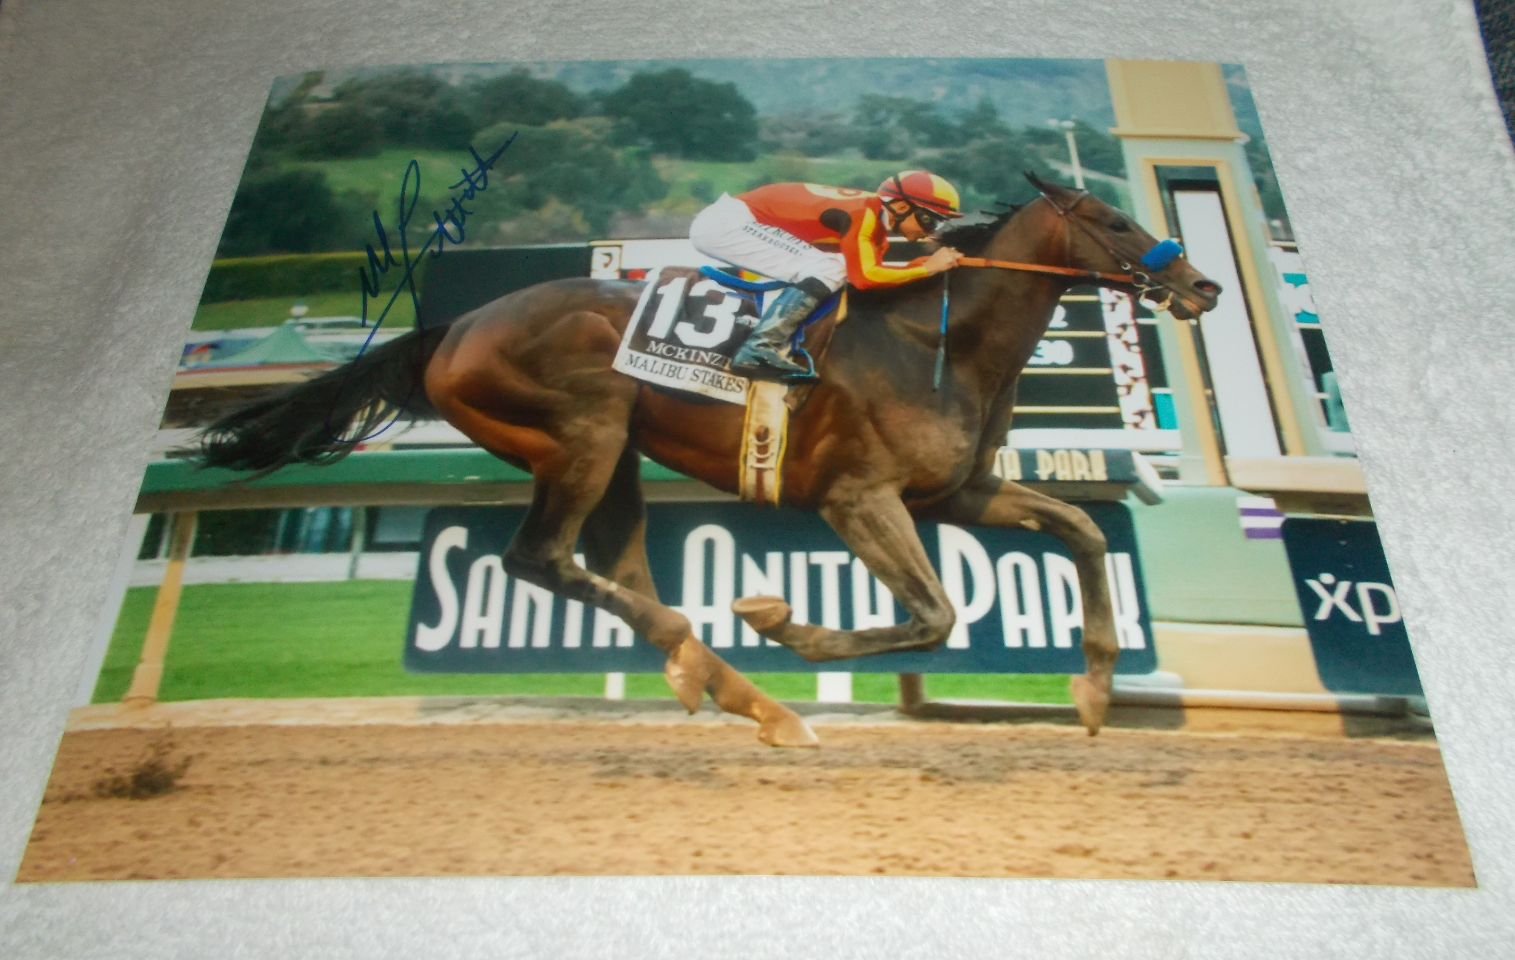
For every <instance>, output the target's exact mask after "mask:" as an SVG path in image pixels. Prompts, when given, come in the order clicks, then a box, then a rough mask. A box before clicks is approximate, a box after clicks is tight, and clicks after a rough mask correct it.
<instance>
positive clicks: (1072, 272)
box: [957, 257, 1136, 285]
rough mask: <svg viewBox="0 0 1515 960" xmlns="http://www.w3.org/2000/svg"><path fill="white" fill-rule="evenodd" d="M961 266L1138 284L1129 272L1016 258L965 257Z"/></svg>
mask: <svg viewBox="0 0 1515 960" xmlns="http://www.w3.org/2000/svg"><path fill="white" fill-rule="evenodd" d="M957 265H958V266H960V267H998V268H1000V269H1001V270H1025V271H1027V272H1029V273H1056V274H1059V275H1061V276H1065V277H1084V278H1087V279H1090V280H1107V281H1109V282H1111V283H1129V284H1133V285H1134V284H1136V277H1135V276H1133V275H1131V274H1129V273H1098V272H1096V271H1094V270H1078V269H1075V268H1074V267H1049V266H1044V265H1043V264H1040V263H1016V262H1015V261H1014V260H985V259H984V258H983V257H963V258H962V259H961V260H959V261H958V262H957Z"/></svg>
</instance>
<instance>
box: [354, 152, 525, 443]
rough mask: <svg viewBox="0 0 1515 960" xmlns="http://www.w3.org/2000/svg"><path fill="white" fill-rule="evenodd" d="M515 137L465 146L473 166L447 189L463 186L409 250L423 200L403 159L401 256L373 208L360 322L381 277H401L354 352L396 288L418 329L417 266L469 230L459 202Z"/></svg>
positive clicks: (482, 181)
mask: <svg viewBox="0 0 1515 960" xmlns="http://www.w3.org/2000/svg"><path fill="white" fill-rule="evenodd" d="M515 139H516V134H514V133H512V134H511V135H510V139H509V140H506V141H505V142H504V143H502V144H500V149H498V150H496V151H495V152H494V153H492V154H490V155H489V156H487V157H481V156H479V152H478V151H477V150H475V149H474V148H473V147H471V146H470V147H469V148H468V152H469V153H470V154H471V155H472V156H473V160H474V168H473V169H472V170H469V169H466V168H465V169H462V170H460V171H459V172H460V173H462V174H463V179H461V180H459V181H458V182H457V183H454V184H453V185H451V186H450V187H448V188H447V189H448V190H458V189H459V188H462V192H461V193H459V194H457V195H455V196H454V197H453V198H452V202H451V203H449V204H448V206H447V213H446V215H445V216H444V215H443V214H442V213H440V212H438V211H435V210H433V211H432V214H431V216H432V219H433V220H434V221H436V227H435V228H434V229H433V230H432V232H431V235H430V236H429V237H427V238H426V242H425V243H424V244H422V245H421V248H420V249H419V250H417V251H415V253H414V254H412V253H411V250H410V240H409V238H408V237H407V234H408V233H409V231H410V219H411V217H413V216H414V215H415V210H416V204H417V203H419V202H420V200H421V165H420V163H418V162H417V161H415V160H411V161H410V163H408V164H406V166H405V176H404V178H402V179H401V180H400V197H399V215H398V217H397V218H396V220H395V232H396V234H398V236H399V241H400V259H398V260H396V259H395V255H394V253H393V251H392V249H391V248H390V245H389V234H388V232H387V231H385V229H384V221H382V220H380V219H379V211H377V210H375V211H374V212H373V226H374V233H375V234H376V235H377V238H378V241H379V249H380V250H382V251H383V255H382V256H380V254H379V251H377V250H375V249H374V246H373V244H372V243H368V244H364V246H363V249H364V251H365V252H366V253H367V254H368V266H367V267H366V268H364V267H359V268H358V282H359V283H360V284H361V285H362V289H363V306H362V309H361V313H360V317H361V322H362V324H363V326H368V302H369V301H370V300H377V299H379V297H380V295H381V291H380V290H379V279H380V277H382V276H383V275H384V274H386V273H388V272H389V271H390V270H392V269H395V268H396V267H402V268H403V269H404V272H403V273H402V274H401V276H400V283H399V285H398V286H396V287H395V291H394V293H392V294H390V295H389V300H388V301H386V302H385V304H384V308H383V309H382V310H380V311H379V316H378V319H376V320H375V321H374V323H373V329H372V330H370V331H368V336H367V337H366V338H365V339H364V340H363V344H362V346H360V347H358V356H360V357H361V356H362V355H363V354H364V353H365V352H366V351H367V350H368V347H369V344H371V343H372V342H373V338H374V334H376V333H378V332H379V327H380V326H382V325H383V324H384V318H385V317H387V316H388V315H389V310H390V308H391V307H393V306H394V305H395V301H396V300H398V299H399V298H400V294H401V293H402V292H404V291H406V290H408V291H410V302H411V304H412V305H413V306H414V307H415V312H416V320H415V324H416V330H417V332H419V331H420V329H421V295H420V292H419V291H418V290H416V269H417V268H418V267H419V266H420V265H421V263H422V262H423V258H424V257H425V256H426V254H427V253H430V254H431V256H432V259H436V258H437V257H440V256H441V255H442V251H443V250H444V249H446V247H447V245H448V244H449V243H450V244H452V245H454V246H457V245H458V244H460V243H462V242H463V240H464V238H465V237H466V236H467V234H466V233H465V231H464V229H463V225H464V224H465V223H467V222H468V218H469V216H471V215H472V213H473V211H471V210H469V209H467V208H466V207H464V206H463V204H464V203H466V202H468V201H470V200H472V199H473V198H474V197H476V196H478V195H479V194H480V193H481V192H483V191H485V190H488V189H489V171H490V170H491V169H493V168H494V165H495V163H496V162H497V161H498V160H499V159H500V157H501V156H502V155H504V153H505V151H506V150H509V149H510V145H511V144H512V143H514V142H515ZM354 359H356V358H354ZM352 369H353V368H352V367H351V366H349V367H348V376H349V377H350V376H352ZM401 406H402V407H403V406H404V404H401ZM399 417H400V411H399V410H398V409H397V410H396V411H395V414H394V416H393V417H391V418H390V420H389V422H388V423H386V424H384V425H383V426H382V427H380V428H379V429H378V430H376V431H374V432H373V433H370V434H368V435H366V436H364V437H361V438H359V440H358V442H360V443H361V442H366V441H368V440H372V439H374V438H375V437H377V436H379V435H380V434H382V433H384V432H385V431H386V430H388V429H389V428H390V427H392V426H394V425H395V423H396V422H397V421H398V420H399ZM329 420H330V416H329V415H328V421H329ZM333 426H334V425H333V424H331V423H330V422H328V423H327V430H328V432H330V433H331V434H332V435H333V436H334V437H335V436H338V435H340V434H341V433H342V431H341V430H335V429H333Z"/></svg>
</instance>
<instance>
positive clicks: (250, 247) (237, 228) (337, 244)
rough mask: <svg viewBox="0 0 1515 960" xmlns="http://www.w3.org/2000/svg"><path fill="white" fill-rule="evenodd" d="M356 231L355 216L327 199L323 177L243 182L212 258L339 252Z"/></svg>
mask: <svg viewBox="0 0 1515 960" xmlns="http://www.w3.org/2000/svg"><path fill="white" fill-rule="evenodd" d="M361 230H362V214H361V212H359V210H358V208H357V206H356V205H355V204H351V203H344V202H342V201H341V200H339V199H338V198H337V197H336V196H334V195H333V193H332V191H331V188H330V187H329V186H327V183H326V175H325V174H324V173H321V172H319V171H315V170H288V171H285V172H283V173H278V174H274V175H271V176H261V177H253V178H251V179H244V181H243V183H242V185H241V186H240V187H238V188H237V194H236V196H235V197H234V198H233V199H232V203H231V213H229V214H228V215H227V217H226V229H225V230H224V231H222V233H221V245H220V247H219V248H218V249H217V251H216V256H218V257H251V256H258V255H261V254H271V253H312V252H316V251H323V250H339V249H344V248H346V247H350V246H355V244H354V243H353V240H354V239H355V237H356V236H357V235H358V234H359V233H360V231H361Z"/></svg>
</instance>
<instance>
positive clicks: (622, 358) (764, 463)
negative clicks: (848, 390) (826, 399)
mask: <svg viewBox="0 0 1515 960" xmlns="http://www.w3.org/2000/svg"><path fill="white" fill-rule="evenodd" d="M787 285H788V284H786V283H784V282H783V281H774V280H768V281H762V280H749V279H745V278H743V277H739V276H735V275H733V274H730V273H726V272H725V271H722V270H718V269H716V268H714V267H701V268H699V269H695V268H693V267H659V268H658V269H656V270H653V271H651V272H650V273H649V274H648V275H647V285H646V286H645V287H644V288H643V289H642V295H641V297H640V298H639V299H638V300H637V305H636V308H635V310H634V311H633V312H632V316H631V320H630V322H628V323H627V324H626V332H625V333H624V334H623V335H622V337H621V345H620V349H619V350H617V351H616V357H615V361H614V363H613V364H612V366H613V368H614V369H615V370H617V371H619V372H621V373H624V374H626V375H627V376H629V377H632V378H634V379H637V380H641V381H643V382H644V383H647V384H650V385H651V386H652V387H653V388H655V389H659V390H664V391H669V392H674V393H682V394H693V395H694V396H697V397H702V398H706V399H708V400H715V401H721V402H725V403H734V404H737V405H738V406H743V407H746V408H747V409H746V417H745V421H744V425H743V431H742V451H741V464H742V469H741V496H742V499H743V500H747V501H751V502H756V503H768V504H771V505H773V506H777V505H778V499H779V491H780V489H782V468H783V459H784V447H785V440H786V437H787V433H788V423H789V413H790V411H791V410H794V409H798V407H799V405H800V404H801V403H803V402H804V399H805V398H806V397H808V396H809V394H810V392H811V389H812V388H813V383H806V384H802V385H800V386H798V387H791V386H790V385H789V384H784V383H775V382H772V381H767V380H756V379H749V378H747V377H742V376H737V375H736V374H733V373H732V372H731V358H732V356H733V355H734V354H735V353H736V351H737V349H738V348H739V347H740V346H741V345H742V342H743V341H744V340H746V339H747V337H748V336H749V335H750V334H751V333H752V331H753V329H754V328H756V327H757V324H758V320H759V319H760V317H761V315H762V307H763V294H765V293H768V292H771V291H774V290H779V289H782V288H783V287H785V286H787ZM845 317H846V292H845V290H843V291H841V292H839V293H838V294H836V295H835V296H833V297H831V298H829V299H828V300H827V301H825V302H824V303H822V304H821V305H820V306H819V307H817V308H816V310H815V311H814V312H813V313H812V314H811V315H810V317H809V318H807V319H806V321H805V323H804V324H802V325H801V327H800V329H799V331H798V332H797V333H796V334H795V336H794V338H793V339H792V340H791V341H790V350H791V354H790V355H791V357H796V358H802V359H801V360H800V362H805V363H808V365H809V366H810V368H811V369H812V370H814V369H815V367H816V362H817V360H816V358H819V357H823V356H824V355H825V351H826V348H827V347H828V346H829V345H830V343H831V337H832V334H833V332H834V331H835V329H836V325H837V324H838V323H840V322H841V321H842V320H843V319H844V318H845Z"/></svg>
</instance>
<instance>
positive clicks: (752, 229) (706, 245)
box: [689, 193, 847, 291]
mask: <svg viewBox="0 0 1515 960" xmlns="http://www.w3.org/2000/svg"><path fill="white" fill-rule="evenodd" d="M689 242H690V243H692V244H694V248H695V249H696V250H698V251H699V252H700V253H703V254H704V255H705V256H707V257H713V258H714V259H717V260H724V261H726V262H727V263H729V264H732V265H734V266H738V267H741V268H742V269H743V270H751V271H752V272H754V273H761V274H762V275H763V276H765V277H772V278H773V279H775V280H783V281H786V282H788V283H799V282H800V281H801V280H804V279H807V278H813V279H815V280H819V281H820V282H821V283H824V284H825V285H826V287H827V289H829V290H832V291H836V290H840V289H841V288H842V286H843V285H844V284H845V283H846V282H847V261H845V260H844V259H842V255H841V254H839V253H827V252H825V251H824V250H817V249H816V248H815V247H812V246H811V245H810V244H808V243H806V242H805V241H803V240H801V239H800V238H799V237H796V236H795V235H794V234H792V233H789V232H788V231H786V230H780V229H779V228H778V227H771V226H769V225H768V224H766V223H759V222H758V221H757V218H756V217H754V216H753V215H752V211H751V210H750V209H748V207H747V204H745V203H743V202H742V201H740V200H738V199H737V198H736V197H733V196H731V195H730V194H727V193H723V194H721V198H720V199H719V200H717V201H716V202H715V203H712V204H711V205H710V206H708V207H706V208H705V209H704V210H702V211H700V215H699V216H697V217H695V218H694V222H693V223H691V224H690V225H689Z"/></svg>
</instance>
